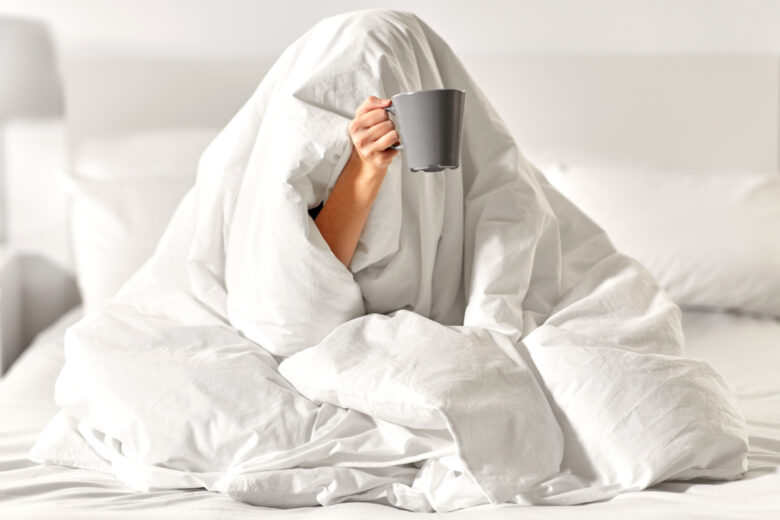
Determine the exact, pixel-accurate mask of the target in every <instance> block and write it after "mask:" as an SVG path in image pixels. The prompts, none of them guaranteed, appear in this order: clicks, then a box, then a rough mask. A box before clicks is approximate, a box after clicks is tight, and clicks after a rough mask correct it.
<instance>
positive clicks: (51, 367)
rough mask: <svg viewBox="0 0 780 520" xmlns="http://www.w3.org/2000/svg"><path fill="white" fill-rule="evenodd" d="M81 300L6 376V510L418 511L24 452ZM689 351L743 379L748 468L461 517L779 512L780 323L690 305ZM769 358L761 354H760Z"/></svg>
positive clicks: (0, 483)
mask: <svg viewBox="0 0 780 520" xmlns="http://www.w3.org/2000/svg"><path fill="white" fill-rule="evenodd" d="M81 312H82V311H81V309H80V308H76V309H74V310H72V311H70V312H69V313H67V314H66V315H65V316H63V317H62V318H61V319H60V320H59V321H58V322H57V323H56V324H54V325H53V326H52V327H51V328H49V329H47V330H46V331H45V332H44V333H42V334H41V335H40V336H39V337H38V338H37V339H36V341H35V342H34V343H33V345H31V346H30V347H29V348H28V349H27V350H26V351H25V353H24V354H23V355H22V357H21V358H20V359H19V360H18V361H17V363H16V364H15V365H14V367H13V368H12V369H11V370H10V372H9V373H8V375H7V376H6V378H4V380H3V383H2V386H0V413H2V417H3V420H2V422H1V423H0V424H1V425H0V454H2V458H1V459H0V469H1V470H0V497H2V500H3V506H2V509H3V513H4V516H5V517H6V518H50V517H51V514H52V512H53V511H56V512H57V517H58V518H137V517H138V516H139V515H140V514H149V515H152V516H154V517H155V518H181V516H182V515H184V514H186V515H187V516H188V517H189V518H245V517H246V518H250V517H256V516H257V515H258V514H262V515H263V517H264V518H277V517H278V518H304V517H305V518H368V517H370V518H404V517H412V516H415V515H416V513H409V512H406V511H401V510H397V509H394V508H391V507H386V506H380V505H375V504H356V503H352V504H350V503H346V504H338V505H336V506H332V507H327V508H305V509H294V510H272V509H265V508H263V510H262V513H261V512H260V511H258V508H257V507H254V506H249V505H247V504H243V503H240V502H236V501H234V500H232V499H230V498H228V497H226V496H223V495H221V494H219V493H212V492H207V491H202V490H201V491H197V490H192V491H182V492H171V491H164V492H163V491H161V492H148V493H138V492H134V491H132V490H128V489H127V488H125V487H124V485H123V484H122V483H121V482H118V481H117V480H115V479H114V478H113V476H110V475H106V474H101V473H97V472H93V471H87V470H79V469H73V468H65V467H62V466H55V465H47V466H39V465H37V464H35V463H33V462H31V461H29V460H27V458H26V454H27V451H28V450H29V448H30V446H31V445H32V443H33V442H34V440H35V438H36V436H37V434H38V433H39V431H40V430H41V429H42V428H43V427H44V426H45V425H46V422H47V421H48V420H49V418H50V417H51V416H52V415H53V414H54V413H55V412H56V410H57V407H56V406H55V404H54V402H53V398H52V393H53V390H54V380H55V379H56V376H57V374H58V372H59V369H60V368H61V365H62V363H63V360H64V354H63V349H62V345H63V342H62V334H63V331H64V329H65V328H66V327H67V326H68V325H69V324H71V323H73V322H74V321H76V320H78V318H79V317H80V316H81ZM684 326H685V332H686V336H687V339H688V352H689V355H690V356H692V357H697V358H701V359H705V360H707V361H708V362H710V363H711V364H712V365H713V366H714V367H715V368H716V369H717V370H718V371H719V372H721V374H723V375H724V376H725V377H726V378H727V380H728V381H729V382H730V383H731V384H732V385H733V386H734V387H735V389H736V390H737V393H738V395H739V399H740V403H741V405H742V407H743V409H744V411H745V414H746V416H747V419H748V425H749V431H750V444H751V448H750V453H749V461H750V469H749V471H748V473H747V474H746V476H745V478H744V479H743V480H738V481H733V482H726V483H718V484H712V483H703V482H699V483H697V482H669V483H664V484H661V485H659V486H656V487H654V488H652V489H650V490H647V491H643V492H640V493H630V494H625V495H620V496H618V497H617V498H615V499H613V500H611V501H608V502H603V503H596V504H589V505H585V506H577V507H574V508H571V507H553V506H549V507H530V508H528V507H522V506H511V507H510V506H503V507H495V508H488V507H480V508H477V509H474V510H463V511H459V512H455V513H451V514H452V515H455V516H457V517H459V518H491V519H492V518H517V517H519V516H522V518H573V517H574V516H572V515H575V516H576V518H599V519H603V518H624V517H626V516H628V515H630V516H631V518H671V517H674V518H712V519H717V518H741V519H748V518H776V516H777V512H778V511H780V493H779V492H778V489H780V380H778V378H777V377H776V374H777V372H778V371H780V348H779V346H780V323H778V321H777V320H773V319H766V318H756V317H751V316H741V315H736V314H728V313H711V312H686V313H685V314H684ZM756 359H761V360H762V362H761V363H756V362H755V360H756Z"/></svg>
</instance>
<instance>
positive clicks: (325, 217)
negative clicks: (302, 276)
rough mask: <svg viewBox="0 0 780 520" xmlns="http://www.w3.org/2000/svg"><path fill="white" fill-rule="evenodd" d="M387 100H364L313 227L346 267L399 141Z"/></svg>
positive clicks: (350, 125) (351, 124)
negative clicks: (346, 152)
mask: <svg viewBox="0 0 780 520" xmlns="http://www.w3.org/2000/svg"><path fill="white" fill-rule="evenodd" d="M390 103H391V101H390V100H389V99H380V98H377V97H374V96H371V97H369V98H367V99H366V100H365V101H364V102H363V103H362V104H361V105H360V107H358V109H357V110H356V112H355V118H354V119H353V120H352V121H350V123H349V134H350V138H351V139H352V144H353V147H352V153H351V154H350V157H349V160H348V161H347V164H346V165H345V166H344V169H343V170H342V171H341V174H340V175H339V178H338V179H337V180H336V183H335V185H334V186H333V190H332V191H331V193H330V195H329V196H328V199H327V200H326V201H325V203H324V204H323V206H322V209H321V210H320V212H319V214H318V215H317V218H316V219H314V223H315V224H316V225H317V228H318V229H319V231H320V234H322V237H323V238H324V239H325V242H327V244H328V246H329V247H330V249H331V251H333V254H334V255H336V258H338V259H339V260H340V261H341V262H342V263H343V264H344V265H345V266H347V267H349V264H350V262H351V261H352V256H353V255H354V254H355V248H356V247H357V243H358V240H359V239H360V234H361V233H362V231H363V227H364V226H365V224H366V219H368V213H369V211H371V206H372V205H373V204H374V200H375V199H376V195H377V193H378V192H379V188H380V187H381V186H382V181H383V180H384V177H385V174H386V173H387V169H388V167H389V166H390V163H391V162H392V160H393V157H395V156H396V154H398V150H395V149H388V147H389V146H390V145H392V144H393V143H395V142H397V141H398V133H397V132H396V131H395V125H393V122H392V121H390V118H389V116H388V115H387V112H386V111H385V110H384V107H386V106H389V105H390Z"/></svg>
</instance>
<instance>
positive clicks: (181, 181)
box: [66, 128, 217, 309]
mask: <svg viewBox="0 0 780 520" xmlns="http://www.w3.org/2000/svg"><path fill="white" fill-rule="evenodd" d="M216 134H217V130H214V129H208V128H176V129H167V130H153V131H146V132H137V133H130V134H120V135H112V136H105V137H96V138H92V139H90V140H88V141H86V142H85V143H84V144H83V145H82V146H81V147H80V148H79V149H78V150H77V151H76V154H75V157H74V159H73V168H72V170H71V171H70V172H69V173H68V176H67V177H66V180H67V185H68V188H69V190H68V192H69V197H70V208H69V217H70V236H71V243H72V250H73V255H74V259H75V263H76V276H77V281H78V285H79V290H80V291H81V298H82V301H83V302H84V305H85V307H86V308H87V309H91V308H94V307H96V306H97V305H99V304H101V303H103V302H105V301H106V300H108V299H109V298H111V297H112V296H113V295H114V294H115V293H116V292H117V290H119V287H121V285H122V283H124V282H125V281H126V280H127V279H128V278H130V276H132V275H133V273H135V271H137V270H138V268H139V267H141V265H142V264H143V263H144V262H145V261H146V260H147V259H148V258H149V256H150V255H151V254H152V253H153V252H154V247H155V245H156V244H157V242H158V241H159V240H160V236H162V233H163V231H165V227H166V225H167V224H168V222H169V221H170V219H171V216H172V215H173V212H174V211H176V207H177V206H178V204H179V202H180V201H181V199H182V197H183V196H184V194H185V193H187V191H188V190H189V189H190V188H192V186H193V184H195V172H196V170H197V166H198V159H199V158H200V155H201V153H203V150H204V149H205V148H206V146H208V144H209V143H210V142H211V141H212V140H213V139H214V136H215V135H216Z"/></svg>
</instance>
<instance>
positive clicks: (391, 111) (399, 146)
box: [385, 105, 405, 150]
mask: <svg viewBox="0 0 780 520" xmlns="http://www.w3.org/2000/svg"><path fill="white" fill-rule="evenodd" d="M385 110H386V111H388V112H390V113H391V114H393V115H394V116H396V117H398V116H397V115H396V113H395V110H394V108H393V105H390V106H389V107H385ZM390 148H392V149H393V150H404V149H405V148H404V145H403V144H391V145H390ZM390 148H388V150H389V149H390Z"/></svg>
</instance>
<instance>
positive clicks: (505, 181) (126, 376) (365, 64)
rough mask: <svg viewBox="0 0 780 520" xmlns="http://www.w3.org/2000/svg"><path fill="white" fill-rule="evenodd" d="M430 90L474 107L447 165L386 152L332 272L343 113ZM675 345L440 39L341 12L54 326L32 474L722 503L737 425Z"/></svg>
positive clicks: (400, 21)
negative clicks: (693, 494) (87, 301)
mask: <svg viewBox="0 0 780 520" xmlns="http://www.w3.org/2000/svg"><path fill="white" fill-rule="evenodd" d="M356 49H358V50H359V51H358V52H356ZM444 86H447V87H451V88H461V89H463V90H465V91H466V92H467V96H468V98H467V102H466V112H465V115H464V135H463V150H462V158H461V165H462V167H461V168H460V169H458V170H455V171H449V172H448V171H445V172H439V173H433V174H428V173H426V174H425V175H420V174H419V173H415V172H411V171H410V170H409V169H408V168H407V166H406V164H405V161H404V159H403V155H400V156H399V157H398V158H397V160H396V161H394V163H393V165H392V166H391V168H390V171H389V172H388V174H387V177H386V179H385V182H384V184H383V186H382V188H381V190H380V193H379V195H378V197H377V200H376V202H375V204H374V206H373V208H372V211H371V215H370V216H369V220H368V222H367V223H366V227H365V228H364V231H363V234H362V236H361V239H360V242H359V244H358V249H357V251H356V253H355V256H354V258H353V261H352V263H351V264H350V266H349V269H347V268H345V267H344V266H343V265H342V264H341V263H340V262H339V261H338V260H337V259H336V258H335V256H333V255H332V254H331V252H330V250H329V249H328V246H327V244H326V243H325V241H324V240H323V238H322V236H321V235H319V233H318V230H317V228H316V226H315V225H314V223H313V222H312V220H311V219H310V218H309V215H308V212H307V210H308V209H309V208H311V207H314V206H316V205H317V204H318V203H319V202H321V201H323V200H325V199H327V195H328V193H329V192H330V190H331V189H332V187H333V184H334V182H335V180H336V178H337V177H338V173H339V172H340V171H341V169H342V168H343V166H344V164H345V162H346V160H347V158H348V156H349V152H350V150H351V146H352V145H351V142H350V140H349V136H348V133H347V131H346V125H347V123H348V121H349V120H350V119H351V117H352V114H353V113H354V109H355V107H357V106H358V105H359V103H360V102H361V101H362V100H363V99H364V98H365V97H366V96H367V95H369V94H372V93H373V94H376V95H379V96H383V97H388V96H389V95H392V94H394V93H397V92H401V91H408V90H419V89H424V88H441V87H444ZM683 341H684V338H683V333H682V328H681V323H680V309H679V308H678V307H677V306H676V305H675V304H674V303H673V302H672V301H670V300H669V298H668V297H667V296H666V294H665V293H664V291H663V290H662V289H661V288H660V287H659V286H658V284H657V283H656V281H655V280H654V279H653V277H652V276H651V274H650V273H649V272H648V271H647V270H646V269H645V268H644V267H643V266H642V265H641V264H639V263H638V262H636V261H635V260H633V259H632V258H630V257H628V256H626V255H624V254H622V253H620V252H618V251H617V250H615V248H614V247H613V245H612V244H611V242H610V241H609V239H608V238H607V236H606V234H605V233H604V232H603V230H602V229H600V228H599V227H598V226H596V225H595V224H594V223H593V222H592V221H591V220H590V219H589V218H588V217H587V216H585V214H583V213H582V212H581V211H579V210H578V209H577V208H576V207H575V206H574V205H572V204H571V203H570V202H569V201H568V200H566V199H565V198H564V197H562V196H561V195H560V194H559V192H557V191H556V190H555V189H554V188H553V187H552V186H551V185H550V184H549V183H548V182H547V181H546V179H545V178H544V176H543V175H542V174H541V172H539V170H538V169H536V168H535V167H534V166H533V165H532V164H531V163H529V162H528V161H527V160H526V159H525V158H524V157H523V156H522V154H520V152H519V150H518V148H517V146H516V144H515V143H514V141H513V140H512V138H511V135H510V134H509V131H508V130H507V129H506V126H505V125H504V124H503V122H502V120H501V118H500V116H499V115H498V114H497V113H496V112H495V110H494V109H493V108H492V106H491V105H490V103H489V102H488V100H487V99H486V98H485V96H484V94H483V93H482V92H481V90H480V89H479V88H478V86H477V85H476V84H475V83H474V81H473V80H472V79H471V77H470V75H469V74H468V72H467V71H466V70H465V69H464V68H463V66H462V64H461V62H460V61H459V60H458V58H457V57H456V56H455V55H454V53H453V52H452V50H451V49H450V48H449V46H448V45H447V44H446V42H444V41H443V40H442V39H441V38H440V37H439V36H438V35H437V34H436V33H435V32H434V31H433V30H432V29H431V28H430V27H429V26H428V25H426V24H425V23H424V22H423V21H422V20H420V19H419V18H417V17H416V16H414V15H412V14H410V13H404V12H399V11H390V10H365V11H358V12H354V13H347V14H344V15H339V16H336V17H331V18H328V19H325V20H323V21H322V22H320V23H318V24H317V25H316V26H315V27H313V28H312V29H311V30H310V31H308V32H307V33H306V34H304V35H303V36H302V37H301V38H300V39H299V40H297V41H296V42H294V43H293V44H292V45H291V46H290V47H289V48H288V49H287V50H286V51H285V52H284V53H283V54H282V56H281V58H280V59H279V61H277V62H276V63H275V64H274V66H273V67H272V69H271V71H269V73H268V75H267V76H266V77H265V78H264V80H263V82H262V83H261V84H260V86H259V87H258V89H257V91H256V92H255V93H254V95H253V96H252V98H251V99H250V100H249V101H248V102H247V104H246V105H245V106H244V107H243V109H242V110H241V111H240V112H239V113H238V114H237V115H236V116H235V117H234V118H233V120H231V122H230V124H229V125H228V126H227V127H226V128H225V129H224V130H223V131H222V132H221V133H220V134H219V135H218V136H217V137H216V139H215V140H214V141H213V142H212V143H211V144H210V145H209V147H208V148H207V149H206V151H205V152H204V154H203V156H202V158H201V160H200V163H199V169H198V176H197V182H196V185H195V187H194V188H193V189H192V190H190V191H189V192H188V193H187V195H186V196H185V198H184V199H183V201H182V202H181V204H180V205H179V206H178V208H177V210H176V212H175V214H174V216H173V218H172V220H171V222H170V224H169V225H168V227H167V228H166V230H165V233H164V235H163V237H162V239H161V241H160V243H159V244H158V246H157V248H156V250H155V252H154V255H153V256H152V257H151V258H150V259H149V260H148V261H147V262H146V263H145V264H144V266H143V267H142V268H141V269H140V270H139V271H138V272H137V273H136V274H135V275H134V276H133V277H132V278H131V279H130V280H128V281H127V282H126V283H125V284H124V285H123V286H122V288H121V289H120V291H119V293H118V294H117V295H116V296H114V297H113V298H112V299H111V300H109V301H108V302H106V303H104V304H102V305H101V306H99V307H97V308H94V309H92V310H91V311H90V312H89V313H87V314H86V315H85V316H84V317H83V318H82V319H81V320H80V321H79V322H78V323H76V324H74V325H72V326H71V327H70V328H69V329H68V331H67V333H66V334H65V346H64V349H65V363H64V366H63V369H62V371H61V372H60V374H59V376H58V378H57V382H56V386H55V394H54V395H55V399H56V404H57V405H58V406H59V408H60V410H59V411H58V412H57V413H56V415H54V417H53V418H51V420H50V422H49V423H48V424H47V425H46V428H45V429H44V430H43V431H42V432H41V434H40V436H39V437H38V438H37V440H36V443H35V444H34V445H33V446H32V448H31V450H30V452H29V457H30V458H31V459H32V460H34V461H36V462H40V463H46V462H48V463H55V464H60V465H65V466H72V467H79V468H82V469H91V470H95V471H98V472H104V473H110V474H113V475H115V476H116V477H118V478H119V480H121V481H122V482H124V483H125V484H126V485H127V486H129V487H131V488H133V489H137V490H144V491H163V490H169V489H191V488H205V489H207V490H212V491H219V492H222V493H225V494H227V495H229V496H230V497H232V498H234V499H237V500H239V501H242V502H247V503H250V504H254V505H260V506H270V507H301V506H308V505H317V504H323V505H325V504H328V505H329V504H335V503H339V502H344V501H366V502H377V503H380V504H390V505H393V506H396V507H399V508H403V509H408V510H411V511H437V512H441V511H453V510H458V509H464V508H471V507H478V506H481V505H485V504H494V505H495V504H501V503H505V502H514V503H518V504H525V505H530V504H548V505H567V504H568V505H570V504H580V503H586V502H594V501H599V500H605V499H609V498H613V497H615V496H616V495H618V494H619V493H626V492H632V491H637V490H640V489H643V488H646V487H648V486H652V485H655V484H658V483H659V482H661V481H665V480H691V479H697V478H698V479H709V480H723V479H736V478H739V477H741V476H742V475H743V473H744V472H745V471H746V470H747V458H746V452H747V432H746V429H745V422H744V418H743V416H742V414H741V411H740V409H739V405H738V403H737V401H736V399H735V397H734V394H733V391H732V389H731V388H730V387H729V385H728V383H727V382H726V381H725V380H723V378H722V377H721V376H720V375H718V374H717V372H715V371H714V370H713V369H712V368H711V367H710V366H709V365H708V364H707V363H706V362H704V361H701V360H696V359H692V358H686V357H684V356H683V354H684V350H683Z"/></svg>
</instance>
